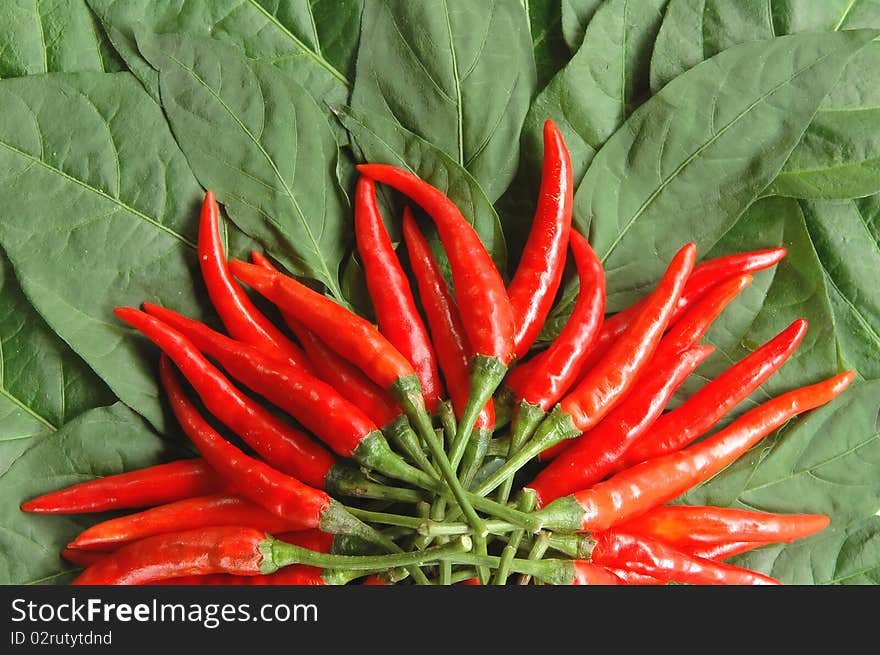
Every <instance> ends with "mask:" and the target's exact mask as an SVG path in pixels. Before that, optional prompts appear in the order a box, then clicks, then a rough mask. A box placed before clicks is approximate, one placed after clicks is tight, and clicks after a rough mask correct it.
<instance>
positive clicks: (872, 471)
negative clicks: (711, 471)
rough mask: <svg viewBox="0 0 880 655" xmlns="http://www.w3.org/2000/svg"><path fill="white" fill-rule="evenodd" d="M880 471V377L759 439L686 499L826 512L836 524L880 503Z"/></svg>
mask: <svg viewBox="0 0 880 655" xmlns="http://www.w3.org/2000/svg"><path fill="white" fill-rule="evenodd" d="M878 470H880V380H874V381H870V382H861V383H859V382H857V383H853V384H852V385H851V386H850V387H849V388H848V389H847V390H846V391H845V392H844V393H843V394H841V395H840V396H839V397H838V398H837V399H836V400H834V401H832V402H831V403H829V404H828V405H826V406H824V407H821V408H819V409H816V410H813V411H812V412H811V413H810V414H808V415H806V416H805V417H802V418H800V419H798V420H796V421H795V422H793V423H791V424H789V426H787V427H785V428H783V429H782V430H780V431H779V432H777V433H775V434H774V435H771V436H770V437H768V438H767V439H764V440H763V441H761V443H759V444H758V445H757V446H755V447H754V448H753V449H752V450H750V451H749V452H748V453H747V454H746V455H744V456H742V457H741V458H740V459H739V460H737V461H736V462H734V463H733V464H731V465H730V466H729V467H728V468H726V469H725V470H724V471H722V472H721V473H719V474H718V475H717V476H715V477H714V478H712V479H711V480H709V481H708V482H706V483H704V484H702V485H700V486H699V487H697V488H696V489H693V490H692V491H689V492H688V493H687V494H685V495H684V496H683V497H682V500H683V501H684V502H686V503H687V504H691V505H720V506H723V507H741V508H747V509H756V510H760V511H765V512H784V513H794V512H811V513H818V514H826V515H828V516H830V517H831V521H832V525H835V526H838V527H845V526H847V525H849V524H850V523H851V522H852V521H856V520H861V519H865V518H868V517H870V516H872V515H873V514H876V513H877V511H878V510H880V475H878Z"/></svg>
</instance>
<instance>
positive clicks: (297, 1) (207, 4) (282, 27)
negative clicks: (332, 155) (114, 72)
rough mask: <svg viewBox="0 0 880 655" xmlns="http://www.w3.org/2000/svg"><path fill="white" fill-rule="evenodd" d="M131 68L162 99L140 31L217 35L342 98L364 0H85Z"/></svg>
mask: <svg viewBox="0 0 880 655" xmlns="http://www.w3.org/2000/svg"><path fill="white" fill-rule="evenodd" d="M88 3H89V5H90V6H91V7H92V9H93V10H94V11H95V13H96V14H97V15H98V16H99V18H100V19H101V21H102V23H103V24H104V25H105V27H106V28H107V32H108V34H109V35H110V39H111V41H112V42H113V45H114V46H115V47H116V49H117V50H118V51H119V53H120V54H121V55H122V57H123V58H124V59H125V62H126V64H127V65H128V67H129V68H130V69H131V71H132V72H133V73H134V74H135V75H137V77H138V79H140V80H141V82H142V83H143V84H144V86H146V88H147V90H148V91H149V92H150V94H151V95H152V96H153V98H155V99H156V100H158V99H159V78H158V75H157V74H156V71H155V70H153V68H152V67H151V66H150V65H149V63H147V62H146V61H145V60H144V58H143V56H142V55H141V54H140V52H139V51H138V48H137V44H136V42H135V32H136V31H151V32H155V33H159V34H164V33H174V34H182V35H187V36H203V37H208V36H210V37H213V38H216V39H218V40H221V41H224V42H227V43H231V44H234V45H236V46H238V47H239V48H241V50H242V51H243V52H244V53H245V54H246V55H247V56H248V57H250V58H252V59H257V60H260V61H264V62H267V63H271V64H273V65H275V66H277V67H279V68H281V69H282V70H284V71H286V72H287V73H289V74H290V75H292V76H293V77H294V78H295V79H296V80H297V81H298V82H299V83H300V84H302V85H303V86H304V87H305V88H306V89H308V91H309V92H310V93H311V94H312V95H313V96H314V97H315V98H318V99H326V100H327V101H328V102H344V101H345V100H346V99H347V97H348V88H349V86H350V80H351V77H350V74H351V68H352V65H353V57H354V52H355V48H356V45H357V41H358V36H359V34H360V12H361V5H362V3H363V0H333V1H332V2H331V1H330V0H311V1H310V0H284V1H283V2H279V1H278V0H88Z"/></svg>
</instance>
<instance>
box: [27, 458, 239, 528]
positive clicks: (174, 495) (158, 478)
mask: <svg viewBox="0 0 880 655" xmlns="http://www.w3.org/2000/svg"><path fill="white" fill-rule="evenodd" d="M228 488H229V487H228V485H227V484H226V483H225V482H224V481H223V479H222V478H220V477H219V476H218V475H217V474H216V473H215V472H214V471H213V469H211V467H210V466H208V465H207V463H205V460H203V459H201V458H193V459H182V460H179V461H176V462H169V463H167V464H157V465H155V466H148V467H147V468H142V469H137V470H135V471H127V472H125V473H119V474H117V475H108V476H106V477H103V478H98V479H97V480H89V481H88V482H81V483H80V484H75V485H72V486H70V487H67V488H66V489H61V490H59V491H53V492H52V493H48V494H44V495H42V496H39V497H37V498H34V499H33V500H29V501H27V502H26V503H24V504H23V505H22V506H21V509H22V511H24V512H37V513H40V514H83V513H86V512H106V511H109V510H112V509H130V508H134V507H150V506H152V505H164V504H165V503H170V502H174V501H175V500H183V499H184V498H192V497H193V496H206V495H208V494H213V493H217V492H219V491H225V490H227V489H228Z"/></svg>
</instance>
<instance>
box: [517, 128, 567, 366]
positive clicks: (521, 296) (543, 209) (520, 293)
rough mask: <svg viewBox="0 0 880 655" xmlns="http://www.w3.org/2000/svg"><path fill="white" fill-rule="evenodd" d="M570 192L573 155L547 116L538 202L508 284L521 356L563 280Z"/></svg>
mask: <svg viewBox="0 0 880 655" xmlns="http://www.w3.org/2000/svg"><path fill="white" fill-rule="evenodd" d="M573 195H574V183H573V180H572V171H571V157H570V156H569V154H568V149H567V148H566V147H565V142H564V140H563V138H562V133H561V132H560V131H559V128H557V127H556V124H555V123H554V122H553V121H552V120H547V121H545V122H544V163H543V168H542V170H541V188H540V191H539V192H538V206H537V208H536V210H535V217H534V219H533V221H532V229H531V231H530V232H529V238H528V240H527V241H526V245H525V248H524V249H523V253H522V257H521V258H520V261H519V265H518V266H517V269H516V272H515V273H514V275H513V279H512V280H511V281H510V285H509V286H508V287H507V295H508V297H509V298H510V307H511V310H512V311H513V320H514V335H513V343H514V353H515V357H516V358H517V359H519V358H522V357H524V356H525V354H526V353H527V352H528V351H529V348H531V347H532V344H533V343H534V342H535V339H536V338H537V336H538V333H539V332H540V331H541V327H542V326H543V325H544V321H545V320H546V318H547V314H548V313H549V312H550V307H551V306H552V305H553V299H554V298H555V297H556V292H557V291H558V289H559V283H560V282H561V281H562V272H563V270H564V267H565V249H566V246H567V245H568V239H569V236H568V233H569V229H570V228H571V212H572V198H573Z"/></svg>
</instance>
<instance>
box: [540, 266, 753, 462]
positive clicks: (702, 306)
mask: <svg viewBox="0 0 880 655" xmlns="http://www.w3.org/2000/svg"><path fill="white" fill-rule="evenodd" d="M751 281H752V276H751V275H740V276H738V277H734V278H730V279H729V280H727V281H726V282H722V283H721V284H719V285H718V286H717V287H714V288H713V289H711V290H710V291H709V292H708V293H707V294H706V295H705V296H704V297H703V298H702V299H701V300H700V301H698V302H696V303H695V304H693V305H692V306H691V307H690V309H688V310H687V311H686V312H685V313H684V315H682V317H681V318H680V319H679V320H678V321H677V322H676V323H675V325H674V326H672V327H671V328H670V329H669V330H668V331H667V332H666V334H665V335H664V336H663V340H662V341H661V342H660V346H658V348H657V352H656V353H655V354H654V358H655V359H659V358H660V357H661V355H662V353H663V352H667V353H673V352H681V351H684V350H687V349H688V348H691V347H693V346H694V345H695V344H696V343H697V342H698V341H699V340H700V339H702V338H703V335H705V334H706V332H707V331H708V329H709V327H710V326H711V325H712V323H713V322H714V321H715V319H716V318H718V316H719V315H720V314H721V312H723V311H724V308H725V307H727V305H729V304H730V303H731V302H732V301H733V299H734V298H736V296H737V295H739V294H740V293H741V292H742V290H743V289H745V288H746V287H747V286H748V285H749V284H750V283H751ZM652 375H653V374H652ZM628 402H629V401H624V404H626V403H628ZM655 418H656V417H655ZM645 427H646V429H647V428H650V423H646V424H645ZM634 438H636V437H634ZM570 445H571V444H570V442H569V441H563V442H560V443H558V444H556V445H555V446H553V447H552V448H549V449H547V450H544V451H542V452H541V454H540V459H542V460H547V459H553V458H554V457H556V456H557V455H558V454H559V453H561V452H563V451H564V450H565V449H566V448H568V447H569V446H570Z"/></svg>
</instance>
